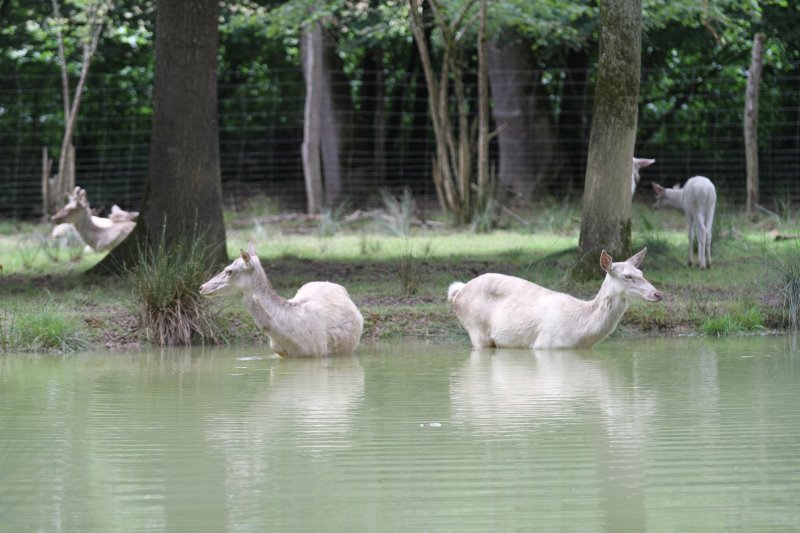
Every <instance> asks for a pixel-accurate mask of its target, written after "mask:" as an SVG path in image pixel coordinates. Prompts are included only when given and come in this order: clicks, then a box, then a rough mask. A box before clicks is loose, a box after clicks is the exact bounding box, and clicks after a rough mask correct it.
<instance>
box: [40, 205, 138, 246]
mask: <svg viewBox="0 0 800 533" xmlns="http://www.w3.org/2000/svg"><path fill="white" fill-rule="evenodd" d="M137 218H139V212H138V211H125V210H124V209H122V208H120V207H119V206H118V205H116V204H114V205H112V206H111V213H110V214H109V215H108V218H105V217H98V216H95V215H92V222H93V223H94V225H95V226H98V227H100V228H110V227H111V226H113V225H114V224H116V223H119V222H136V219H137ZM50 238H52V239H53V240H54V241H56V243H57V244H58V247H59V248H69V247H70V246H72V245H73V244H75V243H80V244H85V243H84V241H83V239H82V238H81V235H80V234H79V233H78V230H77V229H75V226H73V225H72V224H70V223H68V222H64V223H62V224H56V225H55V226H53V229H52V231H51V232H50ZM86 250H87V251H92V247H91V246H89V245H86Z"/></svg>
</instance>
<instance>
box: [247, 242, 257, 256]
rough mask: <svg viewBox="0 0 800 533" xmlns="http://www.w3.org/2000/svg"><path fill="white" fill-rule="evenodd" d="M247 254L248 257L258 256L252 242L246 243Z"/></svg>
mask: <svg viewBox="0 0 800 533" xmlns="http://www.w3.org/2000/svg"><path fill="white" fill-rule="evenodd" d="M247 253H248V254H250V255H258V254H257V253H256V247H255V246H254V245H253V241H250V242H248V243H247Z"/></svg>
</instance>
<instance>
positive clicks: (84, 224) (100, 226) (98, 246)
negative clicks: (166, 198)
mask: <svg viewBox="0 0 800 533" xmlns="http://www.w3.org/2000/svg"><path fill="white" fill-rule="evenodd" d="M126 213H127V212H126ZM52 220H53V222H57V223H59V224H58V226H56V227H55V228H53V233H52V235H53V236H54V237H58V236H60V235H61V234H62V233H64V232H65V231H67V230H66V229H65V228H64V226H63V224H65V223H66V224H71V225H73V226H74V227H75V229H76V230H77V232H78V234H79V235H80V236H81V239H83V242H85V243H86V244H88V245H89V246H90V247H91V248H92V249H94V250H95V251H97V252H103V251H105V250H110V249H111V248H114V247H115V246H116V245H117V244H119V243H120V242H122V240H123V239H125V237H127V236H128V234H129V233H130V232H131V231H132V230H133V228H134V227H136V222H132V221H130V220H128V221H122V222H114V221H113V220H111V219H108V218H102V217H95V216H93V215H92V210H91V208H90V207H89V200H88V198H87V197H86V191H85V190H83V189H81V188H80V187H75V189H74V190H73V191H72V193H71V194H70V195H69V197H68V200H67V205H65V206H64V207H62V208H61V209H59V211H58V213H56V214H55V215H53V216H52ZM57 234H58V235H57Z"/></svg>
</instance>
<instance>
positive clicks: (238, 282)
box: [200, 242, 364, 357]
mask: <svg viewBox="0 0 800 533" xmlns="http://www.w3.org/2000/svg"><path fill="white" fill-rule="evenodd" d="M200 294H203V295H205V296H224V295H229V294H241V295H242V302H243V303H244V306H245V307H246V308H247V310H248V311H250V314H251V315H252V316H253V320H255V322H256V324H257V325H258V326H259V327H260V328H262V329H264V330H265V331H266V333H267V335H268V336H269V340H270V348H272V350H273V351H274V352H275V353H277V354H278V355H281V356H284V357H322V356H326V355H334V354H349V353H352V352H353V350H355V349H356V347H357V346H358V342H359V340H360V339H361V330H362V329H363V327H364V318H363V317H362V316H361V313H360V312H359V310H358V308H357V307H356V305H355V304H354V303H353V301H352V300H351V299H350V295H349V294H347V290H346V289H345V288H344V287H342V286H341V285H337V284H336V283H329V282H327V281H312V282H309V283H306V284H305V285H303V286H302V287H300V289H299V290H298V291H297V294H295V296H294V298H292V299H290V300H286V299H284V298H282V297H281V296H280V295H279V294H278V293H277V292H275V289H273V288H272V284H270V282H269V279H267V274H266V272H264V268H263V267H262V266H261V261H260V260H259V259H258V256H257V255H256V250H255V247H254V246H253V243H252V242H251V243H250V244H249V245H248V247H247V251H244V250H241V253H240V257H237V258H236V260H234V261H233V263H231V264H230V265H228V266H227V267H225V269H224V270H223V271H222V272H220V273H219V274H217V275H216V276H214V277H213V278H211V279H210V280H208V281H207V282H205V283H204V284H203V285H202V286H201V287H200Z"/></svg>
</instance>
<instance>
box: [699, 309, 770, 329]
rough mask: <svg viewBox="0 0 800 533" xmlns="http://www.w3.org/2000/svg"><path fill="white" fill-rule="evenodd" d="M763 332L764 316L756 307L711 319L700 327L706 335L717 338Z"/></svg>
mask: <svg viewBox="0 0 800 533" xmlns="http://www.w3.org/2000/svg"><path fill="white" fill-rule="evenodd" d="M763 330H764V315H763V314H762V313H761V311H759V310H758V309H757V308H755V307H749V308H747V309H743V310H740V311H736V312H733V313H725V314H723V315H720V316H715V317H711V318H709V319H707V320H706V321H705V322H703V324H702V325H701V326H700V331H701V332H703V333H705V334H706V335H717V336H721V335H730V334H734V333H743V332H752V331H763Z"/></svg>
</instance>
